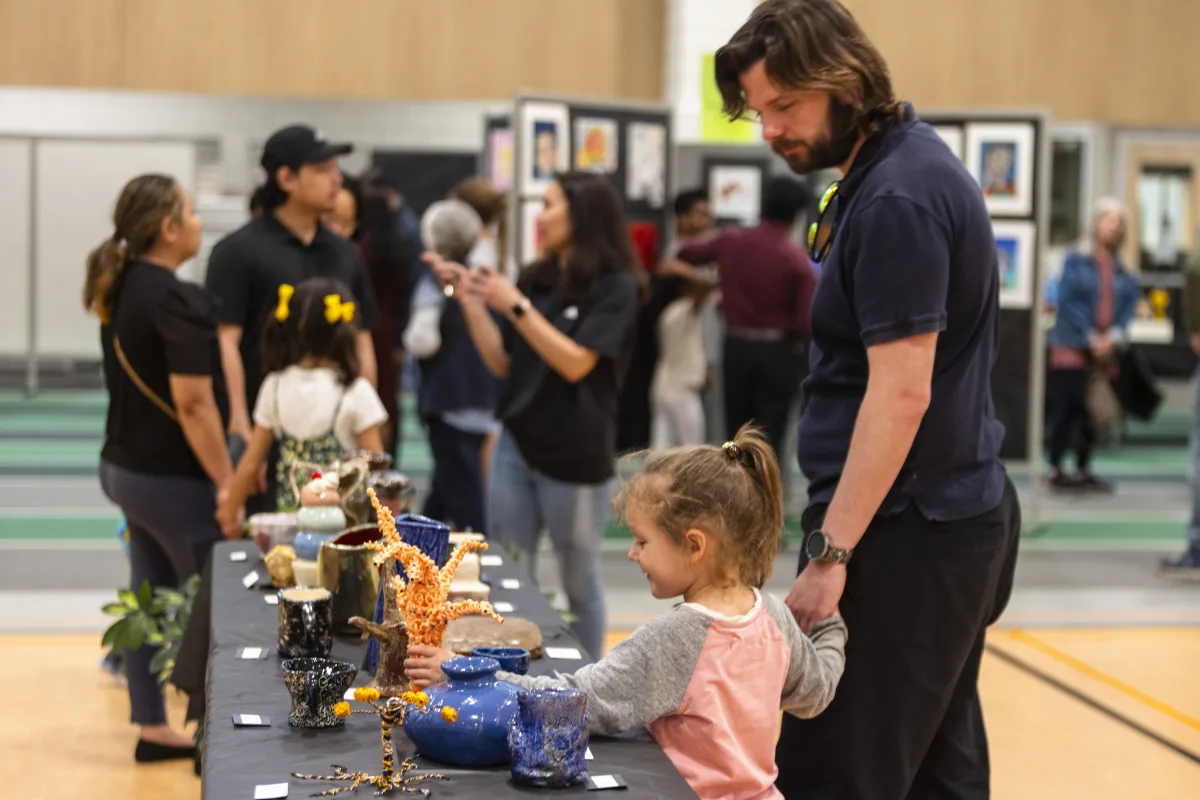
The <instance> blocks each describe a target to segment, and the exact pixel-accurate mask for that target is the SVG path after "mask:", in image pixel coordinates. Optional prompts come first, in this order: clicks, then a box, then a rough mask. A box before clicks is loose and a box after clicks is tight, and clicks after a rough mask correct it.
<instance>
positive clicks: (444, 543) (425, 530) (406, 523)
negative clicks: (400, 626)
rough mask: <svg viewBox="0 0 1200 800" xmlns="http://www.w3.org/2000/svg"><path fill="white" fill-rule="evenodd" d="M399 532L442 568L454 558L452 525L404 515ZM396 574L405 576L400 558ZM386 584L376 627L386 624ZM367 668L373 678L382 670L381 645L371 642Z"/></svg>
mask: <svg viewBox="0 0 1200 800" xmlns="http://www.w3.org/2000/svg"><path fill="white" fill-rule="evenodd" d="M396 532H397V533H398V534H400V541H402V542H405V543H406V544H411V545H412V546H413V547H416V548H417V549H419V550H420V551H421V552H422V553H424V554H425V555H427V556H429V557H430V558H431V559H433V563H435V564H437V565H438V566H439V567H444V566H446V561H448V560H449V558H450V526H449V525H446V524H444V523H441V522H438V521H437V520H435V519H430V518H429V517H422V516H421V515H420V514H401V515H400V516H398V517H396ZM396 571H397V572H398V573H399V574H400V575H404V564H403V563H402V562H401V561H400V559H398V558H397V559H396ZM383 592H384V585H383V581H380V582H379V594H378V595H377V596H376V597H375V618H374V619H373V620H372V621H373V622H374V623H375V624H376V625H382V624H383ZM363 669H364V670H366V671H367V672H369V673H371V674H372V675H374V674H375V671H376V670H378V669H379V642H378V640H376V639H371V641H369V642H368V643H367V655H366V658H365V659H364V660H363Z"/></svg>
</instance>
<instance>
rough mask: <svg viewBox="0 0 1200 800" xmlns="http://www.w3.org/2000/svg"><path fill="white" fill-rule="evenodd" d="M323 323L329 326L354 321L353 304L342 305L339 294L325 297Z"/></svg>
mask: <svg viewBox="0 0 1200 800" xmlns="http://www.w3.org/2000/svg"><path fill="white" fill-rule="evenodd" d="M325 321H326V322H328V323H329V324H330V325H336V324H338V322H347V323H349V322H353V321H354V303H343V302H342V296H341V295H340V294H327V295H325Z"/></svg>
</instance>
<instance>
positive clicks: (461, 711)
mask: <svg viewBox="0 0 1200 800" xmlns="http://www.w3.org/2000/svg"><path fill="white" fill-rule="evenodd" d="M499 668H500V664H499V662H497V661H496V660H495V659H494V658H473V657H462V656H459V657H457V658H452V659H450V660H449V661H447V662H446V663H444V664H442V671H443V672H445V673H446V677H447V678H448V680H447V681H446V682H444V683H439V684H436V685H434V686H430V687H429V688H428V689H427V690H426V692H427V693H428V695H429V703H430V705H431V706H436V705H442V706H451V707H453V708H455V709H456V710H457V711H458V719H456V720H455V721H454V722H453V723H450V722H446V720H444V719H442V716H441V714H413V715H411V716H409V718H408V719H407V720H405V722H404V732H405V733H406V734H407V735H408V738H409V739H411V740H412V743H413V744H414V745H416V746H417V752H418V753H420V754H421V755H422V756H425V757H426V758H431V759H433V760H434V761H440V762H441V763H443V764H446V765H448V766H453V767H498V766H503V765H505V764H507V763H508V761H509V744H508V732H509V729H510V728H511V727H512V726H513V723H514V722H515V720H516V717H517V687H515V686H513V685H512V684H511V683H505V682H504V681H498V680H496V670H497V669H499Z"/></svg>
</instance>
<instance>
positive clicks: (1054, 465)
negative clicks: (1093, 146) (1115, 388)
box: [1046, 198, 1140, 492]
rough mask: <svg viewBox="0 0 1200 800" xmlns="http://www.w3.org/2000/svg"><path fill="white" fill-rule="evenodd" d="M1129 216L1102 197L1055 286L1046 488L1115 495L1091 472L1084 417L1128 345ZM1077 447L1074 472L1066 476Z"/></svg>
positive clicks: (1088, 423) (1133, 295) (1091, 431)
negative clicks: (1091, 390) (1094, 383)
mask: <svg viewBox="0 0 1200 800" xmlns="http://www.w3.org/2000/svg"><path fill="white" fill-rule="evenodd" d="M1126 228H1127V215H1126V212H1125V206H1124V205H1123V204H1122V203H1121V202H1120V201H1118V200H1114V199H1111V198H1106V199H1102V200H1100V201H1098V202H1097V203H1096V205H1095V207H1094V208H1093V213H1092V220H1091V227H1090V229H1089V233H1088V236H1087V237H1086V239H1085V240H1084V242H1083V243H1082V244H1081V245H1080V246H1079V247H1078V248H1076V249H1074V250H1072V251H1071V252H1070V253H1068V254H1067V259H1066V262H1065V263H1064V264H1063V270H1062V277H1061V278H1060V279H1059V284H1058V304H1057V305H1058V307H1057V315H1056V317H1055V321H1054V328H1053V329H1052V330H1051V331H1050V337H1049V340H1050V353H1049V367H1050V369H1049V373H1048V375H1047V381H1046V393H1047V399H1048V400H1049V407H1050V413H1049V428H1050V436H1049V443H1048V446H1049V457H1050V477H1049V481H1050V485H1051V487H1053V488H1055V489H1061V490H1066V491H1103V492H1108V491H1112V487H1111V485H1109V484H1108V483H1105V482H1104V481H1101V480H1100V479H1098V478H1096V477H1095V476H1094V475H1093V474H1092V472H1091V470H1090V468H1089V466H1090V460H1091V454H1092V446H1093V444H1094V443H1095V438H1096V430H1095V426H1094V425H1093V420H1092V419H1091V415H1090V413H1089V411H1088V399H1087V397H1088V385H1089V381H1091V380H1092V379H1093V376H1094V374H1096V373H1099V375H1100V376H1101V377H1103V378H1106V379H1110V380H1111V379H1113V378H1115V377H1116V369H1117V358H1116V355H1117V350H1118V348H1120V347H1122V346H1124V344H1125V342H1126V328H1127V327H1128V325H1129V322H1130V320H1131V319H1133V312H1134V308H1135V307H1136V306H1137V300H1138V296H1139V295H1140V291H1139V288H1138V282H1137V280H1136V279H1135V278H1134V277H1133V276H1131V275H1130V274H1129V273H1128V272H1127V271H1126V269H1125V265H1124V264H1122V263H1121V255H1120V251H1121V246H1122V244H1123V243H1124V241H1125V232H1126ZM1072 445H1074V450H1075V463H1076V473H1075V474H1073V475H1068V474H1067V473H1066V472H1065V471H1064V469H1063V459H1064V457H1065V456H1066V453H1067V450H1068V449H1071V447H1072Z"/></svg>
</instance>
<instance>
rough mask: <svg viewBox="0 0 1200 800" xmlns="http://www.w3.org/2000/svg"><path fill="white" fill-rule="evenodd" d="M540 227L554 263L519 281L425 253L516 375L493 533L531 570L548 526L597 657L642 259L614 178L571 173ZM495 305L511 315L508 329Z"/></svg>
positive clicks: (486, 348)
mask: <svg viewBox="0 0 1200 800" xmlns="http://www.w3.org/2000/svg"><path fill="white" fill-rule="evenodd" d="M537 231H538V236H539V239H540V241H541V249H542V255H541V257H540V258H539V260H538V261H536V262H534V263H533V264H531V265H529V266H528V267H526V268H525V269H524V270H523V272H522V274H521V276H520V278H519V280H518V281H517V284H516V285H515V286H514V285H513V284H512V283H510V282H509V281H508V279H507V278H505V277H504V275H503V274H502V272H500V271H498V270H496V269H493V268H489V267H482V268H479V269H473V270H469V269H467V268H465V267H463V266H462V265H460V264H454V263H450V262H445V261H442V260H440V259H439V258H438V257H437V256H434V255H427V256H426V259H427V260H428V261H429V262H430V263H431V264H432V265H433V267H434V269H435V270H436V271H437V273H438V276H439V278H440V280H441V281H442V283H443V284H444V285H445V286H446V291H447V292H448V293H449V292H453V295H454V297H455V298H456V299H457V300H458V301H459V303H460V304H461V305H462V310H463V316H464V317H465V318H466V321H467V328H468V331H469V333H470V336H471V339H472V341H473V342H474V343H475V347H476V348H477V349H478V350H479V354H480V356H481V357H482V358H483V361H484V363H485V364H486V365H487V367H488V369H490V370H491V371H492V372H493V373H494V374H495V375H496V376H498V377H501V378H505V382H504V387H503V389H502V393H501V398H500V405H499V408H498V413H497V416H498V417H499V418H500V420H501V421H502V422H503V423H504V431H503V433H502V434H501V435H500V440H499V442H498V443H497V445H496V450H495V453H494V455H493V459H492V469H491V481H490V485H489V487H488V515H487V518H488V531H487V533H488V536H489V538H492V539H495V540H497V541H499V542H501V543H503V544H504V545H505V546H508V547H512V548H514V549H515V550H516V551H517V553H518V554H519V556H520V558H521V562H522V563H523V564H526V565H527V566H528V568H529V571H530V573H531V574H532V573H533V572H534V567H535V564H536V556H537V543H538V537H539V536H540V534H541V531H542V529H543V528H545V529H546V530H547V531H548V532H549V534H550V541H551V542H552V543H553V545H554V550H555V553H556V554H557V556H558V563H559V568H560V569H561V571H562V584H563V588H564V589H565V590H566V593H567V598H568V600H569V601H570V607H571V613H572V614H573V615H574V616H575V618H576V621H575V622H574V623H572V627H573V628H574V629H575V632H576V634H577V635H578V636H579V639H580V641H581V642H582V644H583V646H584V647H585V648H586V649H587V651H588V653H589V654H590V655H591V656H592V657H593V658H599V657H600V656H601V655H603V647H604V630H605V619H604V584H603V580H602V577H601V573H600V542H601V538H602V537H603V534H604V525H605V522H606V521H607V519H608V514H609V502H610V497H611V489H612V477H613V464H614V460H615V456H616V452H615V448H616V434H617V407H618V397H619V394H620V386H621V381H622V379H623V377H624V374H625V370H626V368H627V366H628V364H629V359H630V356H631V353H632V351H633V344H634V325H635V320H636V315H637V307H638V299H637V283H636V281H635V279H634V276H633V274H632V273H633V269H634V263H635V262H634V254H633V249H632V245H631V244H630V241H629V234H628V232H627V228H626V225H625V220H624V216H623V214H622V212H621V205H620V202H619V200H618V199H617V195H616V192H615V191H614V190H613V188H612V186H611V185H610V183H609V182H608V180H607V179H606V178H605V177H604V176H602V175H594V174H591V173H583V172H568V173H565V174H562V175H559V176H558V177H557V178H556V179H555V181H554V182H553V183H552V184H551V185H550V187H549V189H547V191H546V195H545V199H544V208H543V209H542V212H541V213H540V214H539V215H538V219H537ZM489 309H491V310H494V311H497V312H499V313H500V314H502V315H503V319H502V320H501V322H500V323H499V324H497V322H496V320H495V318H494V317H493V316H492V314H491V313H490V312H489Z"/></svg>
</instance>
